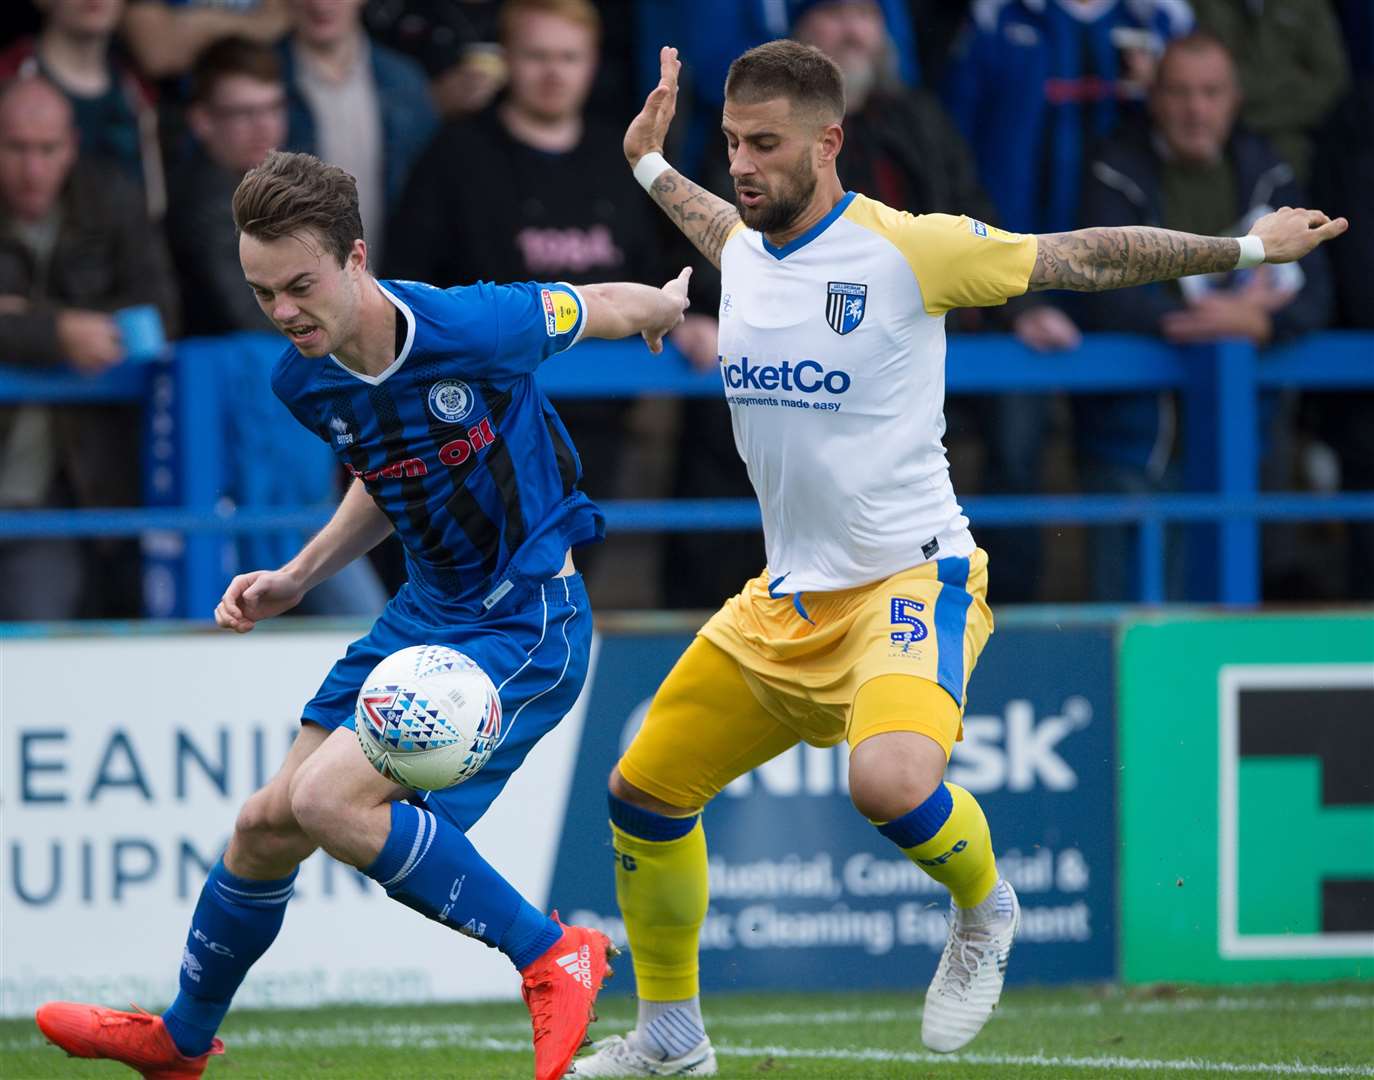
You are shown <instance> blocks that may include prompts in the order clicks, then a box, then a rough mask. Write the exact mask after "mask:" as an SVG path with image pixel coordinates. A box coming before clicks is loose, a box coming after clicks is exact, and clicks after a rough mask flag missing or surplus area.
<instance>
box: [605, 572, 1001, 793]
mask: <svg viewBox="0 0 1374 1080" xmlns="http://www.w3.org/2000/svg"><path fill="white" fill-rule="evenodd" d="M986 596H987V555H986V553H985V552H983V551H982V550H981V549H977V550H975V551H974V553H973V554H972V555H971V556H969V557H968V558H946V559H940V560H938V561H937V562H934V563H926V564H924V565H921V566H917V567H914V568H912V569H910V570H904V571H902V572H901V573H898V574H894V575H893V576H892V577H890V578H888V579H886V580H885V581H881V582H878V583H876V584H873V585H865V586H862V587H861V588H857V589H847V590H844V591H841V592H829V593H805V594H803V595H802V596H801V597H800V598H798V599H799V600H800V603H801V607H802V610H804V611H805V617H803V615H802V614H801V612H800V611H799V610H798V607H797V604H796V602H795V601H794V598H793V597H792V596H781V597H773V596H770V595H769V592H768V580H767V575H766V573H765V574H761V575H759V576H758V577H757V578H754V579H753V580H752V581H750V582H749V583H748V584H746V585H745V587H744V589H743V590H742V591H741V592H740V593H739V595H738V596H735V597H732V598H731V599H730V600H729V601H727V602H726V604H725V606H724V607H722V608H721V609H720V611H718V612H717V613H716V614H715V615H714V616H712V618H711V619H710V621H709V622H707V624H706V625H705V626H704V627H702V629H701V631H700V635H699V637H698V638H697V639H696V640H695V641H694V642H693V643H692V645H691V646H690V647H689V648H688V650H687V652H686V653H684V654H683V656H682V658H681V659H680V660H679V661H678V663H677V664H676V665H675V666H674V668H673V670H672V672H670V673H669V675H668V677H667V679H665V680H664V682H663V685H662V686H661V687H660V689H659V692H658V693H657V694H656V695H655V697H654V701H653V703H652V705H651V706H650V709H649V714H648V716H647V717H646V719H645V722H644V727H643V728H642V729H641V730H640V732H639V734H638V735H637V736H636V737H635V739H634V742H633V743H632V744H631V746H630V748H629V750H627V751H626V753H625V756H624V758H622V759H621V762H620V771H621V773H622V774H623V775H624V777H625V779H626V780H628V781H629V782H630V783H631V784H633V785H634V786H635V787H637V788H639V789H641V790H643V791H647V792H648V793H649V794H651V795H654V796H655V797H657V798H659V799H662V800H663V801H665V802H667V803H669V804H671V805H673V806H679V807H682V808H684V809H690V808H695V807H698V806H702V805H704V804H705V803H706V802H709V801H710V799H711V798H713V797H714V796H715V794H716V793H717V792H719V791H720V789H721V788H722V787H724V785H725V784H727V783H729V782H730V781H731V780H733V779H734V778H735V777H736V776H740V775H742V774H743V773H745V772H748V771H749V770H750V769H752V768H755V767H757V766H758V765H761V764H762V763H763V762H765V761H768V760H770V759H771V758H773V757H775V756H777V755H778V754H780V753H782V751H784V750H786V749H788V748H789V747H791V746H794V745H795V744H796V743H797V742H798V741H805V742H807V743H810V744H811V745H812V746H833V745H835V744H836V743H839V742H841V741H842V740H844V739H849V740H850V742H851V743H854V742H856V741H858V739H859V738H864V737H868V736H869V735H871V734H874V733H875V731H874V730H868V729H865V730H864V731H863V732H855V731H854V730H853V724H854V715H853V713H854V710H853V705H854V699H855V696H856V695H857V694H858V692H859V690H860V688H861V687H863V686H864V684H865V683H868V682H869V681H871V680H872V679H875V678H878V677H879V676H883V675H912V676H915V677H917V678H919V679H921V680H924V681H927V682H929V683H934V684H937V685H938V686H940V687H941V688H943V690H944V691H946V692H947V694H948V698H950V699H953V702H954V704H955V705H956V706H957V708H958V710H959V712H960V713H962V710H963V706H964V691H965V687H966V686H967V684H968V676H969V673H970V672H971V671H972V669H973V666H974V664H975V663H977V660H978V656H979V654H980V653H981V652H982V651H983V646H984V645H985V644H986V643H987V639H988V637H989V635H990V634H991V633H992V612H991V611H990V610H989V609H988V606H987V601H986ZM808 619H809V621H808ZM937 693H938V692H937ZM914 696H915V695H914ZM946 700H948V699H946ZM956 720H957V717H956V716H954V715H953V710H951V711H950V715H949V717H948V723H947V724H942V725H941V727H940V730H938V731H936V730H932V729H931V727H930V725H929V724H923V723H922V721H921V718H920V717H919V716H913V717H911V719H910V722H907V721H906V720H905V719H902V718H898V720H897V721H896V722H895V723H894V722H891V721H886V722H884V724H883V726H882V727H881V728H880V729H875V730H913V731H919V732H921V733H922V734H928V735H930V736H931V737H932V738H935V739H936V741H938V742H940V743H941V744H942V745H943V746H944V749H945V751H946V753H948V752H949V750H950V747H951V746H952V745H953V742H954V741H955V740H957V739H960V738H962V737H963V732H962V729H960V730H957V731H953V732H951V730H950V729H952V728H954V727H955V723H956Z"/></svg>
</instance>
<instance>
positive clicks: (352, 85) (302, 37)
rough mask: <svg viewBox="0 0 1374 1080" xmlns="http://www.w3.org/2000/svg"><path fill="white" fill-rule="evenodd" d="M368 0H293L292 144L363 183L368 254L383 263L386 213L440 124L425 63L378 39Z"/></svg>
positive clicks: (286, 55) (288, 73)
mask: <svg viewBox="0 0 1374 1080" xmlns="http://www.w3.org/2000/svg"><path fill="white" fill-rule="evenodd" d="M362 6H363V0H290V7H291V16H292V26H293V27H294V29H293V32H292V34H291V37H290V39H289V40H288V41H287V42H286V43H285V44H284V45H283V47H282V48H283V63H284V67H283V74H284V75H285V78H286V84H287V93H288V106H289V118H290V125H289V128H288V134H287V147H288V148H289V149H291V150H300V151H305V152H307V153H311V154H314V155H316V156H317V157H320V158H323V159H324V160H325V161H327V162H329V163H330V164H331V165H337V166H339V167H340V168H341V169H344V170H345V171H346V172H348V173H351V174H352V175H353V176H354V177H356V178H357V181H358V202H359V207H360V209H361V211H362V218H363V230H364V231H365V232H366V233H367V238H368V252H369V254H370V255H371V256H372V259H373V261H374V262H379V261H380V258H381V254H382V250H383V247H384V243H385V235H384V231H385V227H386V218H387V215H388V213H389V212H390V211H391V210H393V209H394V208H395V205H396V201H397V200H398V199H399V198H400V195H401V191H402V189H403V188H404V187H405V183H406V180H407V179H408V178H409V176H410V170H411V167H412V166H413V165H414V164H415V161H416V159H417V158H418V157H419V156H420V154H421V153H422V152H423V151H424V149H425V147H426V145H428V143H429V140H430V136H432V135H433V134H434V131H435V128H436V127H437V126H438V116H437V114H436V112H435V109H434V105H433V103H432V102H431V100H430V96H429V84H428V81H427V80H426V78H425V73H424V69H422V68H421V67H420V66H419V65H418V64H417V63H415V61H413V60H410V59H408V58H407V57H404V56H401V55H400V54H399V53H396V52H392V51H391V50H390V49H388V48H386V47H385V46H382V45H378V44H377V43H376V42H374V41H372V40H371V39H370V38H369V37H368V35H367V33H366V31H365V30H364V29H363V22H362Z"/></svg>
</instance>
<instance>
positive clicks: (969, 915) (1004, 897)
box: [954, 878, 1011, 926]
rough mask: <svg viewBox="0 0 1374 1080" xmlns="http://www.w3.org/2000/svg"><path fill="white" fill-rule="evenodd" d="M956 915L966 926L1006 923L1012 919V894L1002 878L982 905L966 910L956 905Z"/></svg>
mask: <svg viewBox="0 0 1374 1080" xmlns="http://www.w3.org/2000/svg"><path fill="white" fill-rule="evenodd" d="M954 914H955V917H956V918H958V920H959V921H960V922H961V923H963V924H964V925H965V926H986V925H987V924H988V923H993V922H998V921H1005V920H1007V919H1010V918H1011V893H1010V892H1008V891H1007V883H1006V881H1004V880H1003V879H1002V878H998V879H997V884H996V885H994V886H993V887H992V892H990V893H988V895H987V896H986V897H984V899H983V901H982V902H981V903H978V904H975V905H974V906H973V907H970V908H964V907H960V906H959V905H958V904H955V905H954Z"/></svg>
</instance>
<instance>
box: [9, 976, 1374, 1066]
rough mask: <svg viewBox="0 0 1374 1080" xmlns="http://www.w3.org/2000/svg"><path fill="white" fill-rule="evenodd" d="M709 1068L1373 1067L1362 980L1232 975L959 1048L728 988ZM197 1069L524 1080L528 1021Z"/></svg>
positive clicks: (241, 1058) (313, 1027) (268, 1015)
mask: <svg viewBox="0 0 1374 1080" xmlns="http://www.w3.org/2000/svg"><path fill="white" fill-rule="evenodd" d="M632 1015H633V1004H632V1002H631V1000H630V999H628V998H626V997H625V996H623V995H622V996H619V997H611V998H608V999H607V1000H606V1001H604V1002H603V1003H602V1007H601V1020H600V1022H599V1023H597V1024H595V1025H593V1027H592V1032H593V1035H594V1037H601V1036H604V1035H608V1034H612V1033H615V1032H620V1031H624V1030H625V1028H626V1027H628V1026H629V1023H630V1021H631V1018H632ZM706 1018H707V1023H708V1026H709V1027H710V1030H711V1034H712V1038H713V1040H714V1041H715V1043H716V1047H717V1049H718V1051H719V1052H720V1064H721V1076H723V1077H754V1078H758V1077H766V1078H768V1080H813V1078H815V1080H879V1078H882V1080H891V1078H897V1077H901V1078H926V1077H930V1078H934V1080H959V1078H965V1077H967V1078H970V1080H973V1078H978V1080H988V1078H996V1080H1003V1078H1012V1080H1016V1078H1022V1077H1025V1078H1030V1077H1035V1078H1039V1080H1051V1078H1058V1077H1066V1078H1073V1080H1079V1078H1081V1080H1095V1078H1106V1077H1146V1076H1151V1075H1157V1076H1161V1077H1167V1078H1170V1080H1189V1078H1199V1080H1201V1078H1215V1077H1225V1076H1241V1077H1245V1076H1249V1077H1256V1078H1266V1080H1267V1078H1270V1077H1323V1076H1363V1077H1374V983H1370V982H1363V983H1339V984H1334V983H1332V984H1326V985H1321V986H1304V987H1295V986H1264V987H1247V988H1243V989H1242V988H1198V987H1160V988H1149V989H1138V990H1124V991H1123V990H1117V989H1106V988H1076V989H1067V990H1019V991H1018V990H1013V991H1009V992H1008V993H1007V994H1006V995H1005V997H1004V999H1003V1003H1002V1007H1001V1009H999V1010H998V1012H997V1013H996V1014H995V1015H994V1016H993V1019H992V1020H991V1021H990V1022H989V1024H988V1026H987V1028H985V1029H984V1031H983V1033H982V1035H981V1036H979V1038H978V1039H977V1040H976V1041H975V1042H974V1043H973V1044H972V1045H971V1046H970V1047H969V1049H968V1050H967V1051H965V1052H964V1053H962V1054H954V1055H949V1056H941V1055H935V1054H929V1053H926V1052H924V1051H923V1050H922V1048H921V1045H920V1009H919V1000H918V997H917V996H916V995H915V994H912V995H899V994H858V993H843V994H841V993H831V994H826V993H807V994H800V993H799V994H790V995H779V994H767V995H763V994H738V995H716V996H714V997H710V998H708V999H707V1001H706ZM222 1034H223V1036H224V1039H225V1042H226V1043H228V1046H229V1052H228V1054H227V1055H226V1056H225V1057H222V1058H217V1059H215V1060H214V1061H213V1062H212V1064H211V1066H210V1068H209V1069H208V1070H207V1071H206V1074H205V1075H206V1077H207V1078H209V1080H216V1078H218V1080H229V1078H233V1077H238V1078H240V1080H249V1078H254V1080H256V1078H258V1077H271V1078H276V1077H281V1078H290V1080H306V1078H311V1077H329V1078H340V1080H343V1078H348V1080H355V1078H356V1080H373V1078H377V1080H412V1078H413V1080H438V1078H453V1080H518V1078H519V1080H524V1078H528V1077H530V1076H532V1074H533V1056H532V1054H531V1052H530V1049H529V1018H528V1015H527V1014H526V1013H525V1011H524V1008H523V1007H522V1006H521V1005H519V1004H518V1003H509V1004H508V1003H489V1004H456V1005H417V1006H413V1007H405V1006H388V1007H375V1008H372V1007H360V1006H347V1007H338V1008H325V1009H317V1010H309V1011H300V1010H296V1011H278V1012H265V1011H243V1012H237V1013H233V1014H231V1015H230V1017H229V1020H228V1021H227V1022H226V1024H225V1026H224V1030H223V1032H222ZM132 1075H133V1074H132V1073H130V1072H128V1071H127V1070H125V1069H123V1068H122V1067H120V1066H116V1065H111V1064H109V1063H104V1062H86V1061H77V1060H73V1059H70V1058H67V1057H65V1056H64V1055H63V1054H61V1052H60V1051H58V1050H57V1049H56V1048H54V1047H52V1046H49V1045H47V1043H46V1042H45V1041H44V1040H43V1038H42V1037H41V1036H40V1035H39V1033H38V1030H37V1028H35V1027H34V1026H33V1024H32V1022H30V1021H24V1020H7V1021H3V1022H0V1076H3V1077H4V1078H5V1080H38V1078H49V1077H61V1078H63V1080H67V1078H71V1080H83V1078H86V1077H89V1078H90V1080H101V1078H104V1077H119V1076H132Z"/></svg>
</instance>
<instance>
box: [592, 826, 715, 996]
mask: <svg viewBox="0 0 1374 1080" xmlns="http://www.w3.org/2000/svg"><path fill="white" fill-rule="evenodd" d="M622 805H623V804H622ZM642 813H647V812H642ZM653 816H657V815H653ZM660 820H662V821H675V820H677V819H673V818H661V819H660ZM683 824H685V822H683ZM611 835H612V839H613V843H614V845H615V853H616V860H615V896H616V900H617V902H618V903H619V904H620V913H621V915H622V916H623V917H624V919H625V933H626V935H627V936H628V937H629V939H630V952H631V953H632V954H633V956H634V965H635V989H636V992H637V993H638V994H639V997H640V998H641V999H642V1000H645V1001H683V1000H686V999H687V998H692V997H696V996H697V994H698V993H699V992H700V964H699V962H698V959H697V946H698V938H699V936H700V933H701V925H702V923H704V922H705V921H706V905H707V900H708V887H709V881H708V877H707V868H706V831H705V830H704V829H703V828H702V827H701V819H700V817H698V818H697V819H696V821H695V822H694V824H693V825H692V826H691V829H690V831H688V832H687V833H686V834H685V835H683V836H678V837H676V838H674V839H671V840H645V839H642V838H640V837H638V836H632V835H630V834H629V833H628V832H626V831H625V830H624V829H622V828H621V827H620V826H619V825H617V824H616V823H615V822H612V823H611Z"/></svg>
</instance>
